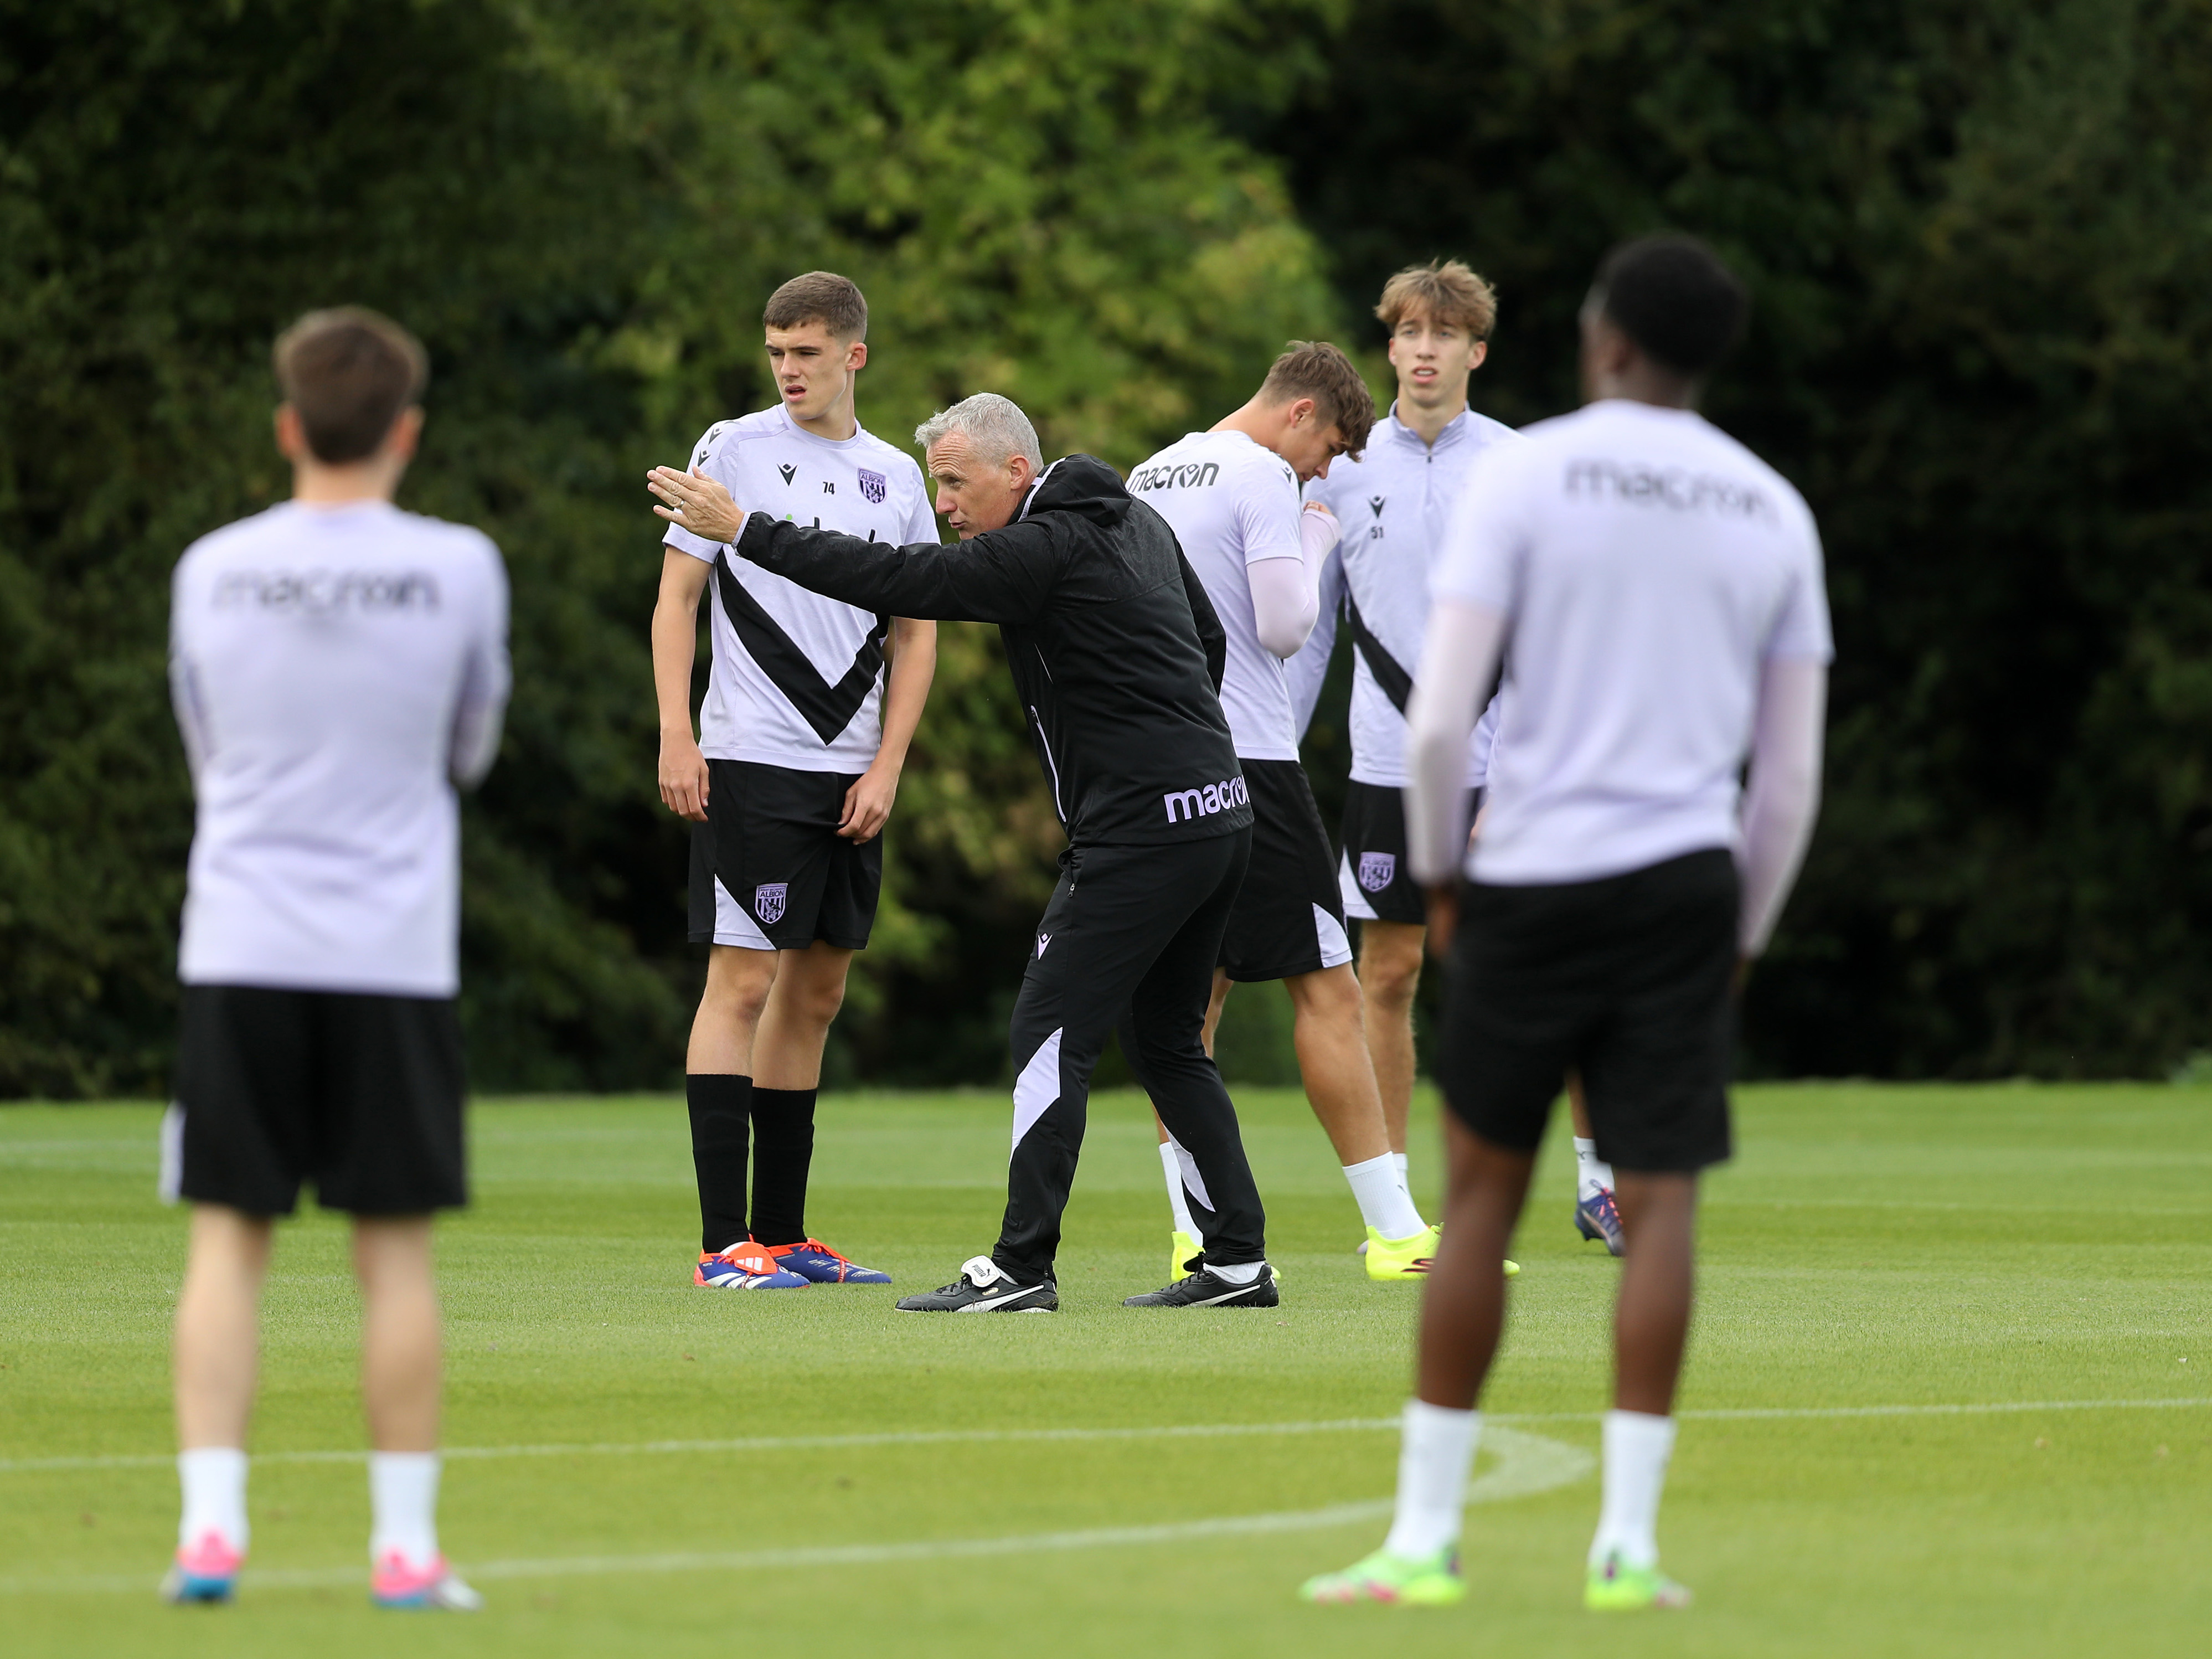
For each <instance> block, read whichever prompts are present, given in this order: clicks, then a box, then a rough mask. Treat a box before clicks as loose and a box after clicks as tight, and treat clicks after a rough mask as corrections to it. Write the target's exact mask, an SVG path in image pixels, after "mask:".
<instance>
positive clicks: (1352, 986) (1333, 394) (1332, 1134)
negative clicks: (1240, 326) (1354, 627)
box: [1129, 343, 1436, 1279]
mask: <svg viewBox="0 0 2212 1659" xmlns="http://www.w3.org/2000/svg"><path fill="white" fill-rule="evenodd" d="M1374 423H1375V404H1374V401H1373V399H1372V398H1370V396H1369V393H1368V391H1367V386H1366V382H1364V380H1361V379H1360V378H1359V371H1358V369H1357V368H1354V367H1353V366H1352V362H1351V360H1350V359H1349V358H1347V357H1346V356H1345V355H1344V354H1343V353H1342V352H1341V351H1340V350H1338V349H1336V348H1335V347H1334V346H1333V345H1327V344H1322V343H1315V344H1310V345H1309V344H1304V343H1298V344H1294V345H1293V346H1292V347H1291V349H1289V350H1287V351H1285V353H1283V355H1282V356H1280V357H1279V358H1278V359H1276V361H1275V364H1274V367H1273V368H1271V369H1270V370H1269V371H1268V372H1267V380H1265V382H1263V383H1262V385H1261V387H1260V390H1259V392H1258V393H1257V394H1256V395H1255V397H1254V398H1252V400H1251V401H1250V402H1249V403H1248V404H1245V405H1244V406H1243V408H1242V409H1239V410H1237V411H1236V412H1235V413H1234V414H1231V415H1230V416H1226V417H1225V419H1223V420H1222V421H1220V422H1218V423H1217V424H1216V425H1215V426H1213V427H1212V428H1211V429H1210V430H1208V431H1205V432H1194V433H1192V434H1191V435H1189V436H1188V437H1186V438H1183V439H1182V440H1181V441H1178V442H1176V443H1174V444H1171V445H1170V446H1169V447H1167V448H1165V449H1164V450H1162V451H1161V452H1160V453H1158V454H1157V455H1154V456H1153V457H1152V459H1149V460H1147V461H1145V462H1144V463H1142V464H1141V465H1139V466H1138V467H1137V468H1136V470H1135V471H1133V472H1132V473H1130V475H1129V490H1130V493H1131V494H1132V495H1135V496H1136V497H1137V499H1138V500H1139V501H1143V502H1145V503H1146V505H1147V506H1149V507H1152V508H1154V509H1155V510H1156V511H1158V513H1159V514H1160V516H1161V517H1162V518H1164V519H1165V520H1167V521H1168V526H1169V527H1170V529H1172V530H1173V531H1174V532H1175V533H1176V540H1178V541H1179V542H1181V543H1182V550H1183V556H1185V557H1186V558H1188V560H1189V561H1190V564H1191V568H1192V569H1194V571H1196V572H1197V573H1198V579H1199V580H1200V581H1201V582H1202V583H1204V584H1205V586H1206V597H1207V598H1208V599H1210V600H1212V604H1213V609H1214V611H1215V612H1216V613H1217V614H1218V616H1219V617H1220V618H1221V623H1222V627H1223V629H1225V631H1226V633H1227V635H1228V658H1227V662H1226V665H1225V669H1224V671H1223V674H1222V680H1221V706H1222V708H1223V711H1224V712H1225V714H1227V715H1228V717H1229V729H1230V732H1231V735H1232V736H1233V737H1234V738H1235V739H1236V744H1237V765H1238V766H1239V768H1241V769H1242V770H1243V774H1244V781H1245V783H1246V785H1247V786H1248V787H1249V788H1250V790H1251V793H1252V809H1253V829H1252V862H1251V864H1250V866H1249V867H1248V868H1247V869H1246V871H1245V872H1244V884H1243V888H1242V889H1240V890H1239V891H1238V893H1237V906H1236V908H1235V909H1234V910H1232V911H1231V913H1230V917H1229V931H1228V933H1227V935H1226V936H1225V938H1224V939H1223V940H1222V945H1221V963H1220V965H1219V966H1218V968H1217V969H1215V970H1214V975H1213V996H1212V1003H1211V1005H1210V1006H1208V1008H1207V1010H1206V1030H1205V1036H1206V1045H1207V1050H1208V1052H1209V1053H1210V1052H1212V1040H1213V1032H1214V1029H1215V1027H1216V1025H1217V1024H1218V1022H1219V1020H1220V1018H1221V1009H1222V1006H1223V1004H1224V1003H1225V1001H1226V1000H1227V998H1228V995H1229V987H1230V986H1231V984H1232V983H1233V982H1235V981H1261V980H1270V979H1279V980H1281V981H1283V984H1284V987H1285V989H1286V990H1288V991H1289V993H1290V995H1291V1008H1292V1010H1293V1017H1294V1020H1295V1024H1294V1025H1293V1027H1292V1031H1293V1041H1294V1042H1295V1043H1296V1045H1297V1055H1298V1070H1299V1073H1300V1075H1301V1076H1302V1077H1303V1078H1304V1080H1305V1086H1306V1098H1307V1099H1308V1100H1309V1101H1310V1102H1311V1103H1312V1105H1313V1109H1314V1115H1316V1117H1317V1118H1319V1119H1320V1120H1321V1123H1322V1128H1324V1129H1325V1130H1326V1131H1328V1137H1329V1139H1330V1142H1331V1143H1332V1144H1333V1145H1334V1147H1335V1149H1336V1154H1337V1158H1338V1161H1339V1162H1340V1164H1342V1165H1343V1166H1344V1178H1345V1180H1346V1182H1348V1183H1349V1184H1350V1186H1351V1188H1352V1196H1353V1198H1354V1199H1355V1200H1356V1201H1357V1202H1358V1206H1359V1212H1360V1218H1361V1219H1362V1221H1364V1223H1365V1224H1366V1229H1367V1239H1368V1252H1367V1273H1368V1276H1369V1277H1370V1278H1371V1279H1417V1278H1419V1276H1420V1275H1421V1274H1423V1273H1425V1272H1426V1271H1427V1268H1428V1264H1429V1260H1430V1258H1431V1256H1432V1255H1434V1254H1435V1243H1436V1234H1435V1231H1434V1229H1432V1228H1431V1227H1430V1226H1429V1225H1427V1224H1426V1223H1425V1222H1424V1221H1423V1220H1422V1219H1421V1216H1420V1212H1419V1210H1417V1209H1416V1208H1415V1207H1414V1205H1413V1199H1412V1197H1411V1196H1410V1195H1409V1194H1407V1191H1406V1187H1405V1182H1404V1178H1403V1176H1401V1173H1400V1171H1399V1168H1398V1164H1397V1161H1396V1160H1395V1158H1393V1157H1392V1156H1391V1150H1390V1142H1389V1136H1388V1134H1387V1133H1386V1132H1385V1130H1384V1128H1383V1105H1382V1101H1381V1098H1380V1097H1378V1096H1377V1094H1376V1090H1375V1068H1374V1066H1373V1065H1372V1064H1371V1063H1370V1060H1369V1058H1368V1054H1367V1045H1366V1038H1365V1035H1364V1031H1363V1030H1362V1026H1361V1021H1360V1004H1359V985H1358V981H1356V980H1355V979H1354V978H1353V977H1352V965H1351V964H1352V944H1351V941H1350V939H1347V938H1346V935H1345V931H1344V906H1343V902H1342V901H1341V899H1340V897H1339V896H1338V889H1337V882H1336V869H1335V860H1334V857H1333V856H1332V855H1331V853H1330V849H1329V844H1328V831H1327V830H1326V829H1323V828H1322V821H1321V813H1320V811H1319V810H1318V809H1317V808H1316V806H1315V805H1314V798H1313V789H1312V787H1311V786H1310V784H1308V783H1307V781H1306V775H1305V769H1304V767H1302V766H1300V765H1299V764H1298V740H1297V731H1296V729H1295V727H1294V726H1293V717H1292V714H1291V698H1290V691H1289V688H1288V685H1287V684H1286V683H1285V679H1284V675H1283V663H1284V659H1285V658H1288V657H1291V656H1292V655H1294V654H1295V653H1297V649H1298V647H1300V646H1302V645H1304V643H1305V641H1306V637H1307V635H1309V634H1310V633H1311V632H1312V630H1313V625H1314V618H1315V614H1316V604H1317V601H1316V588H1315V581H1314V573H1316V572H1317V571H1318V570H1319V568H1320V565H1321V562H1322V558H1323V557H1324V556H1326V555H1327V554H1328V551H1329V550H1331V549H1332V548H1333V547H1334V545H1335V543H1336V539H1337V533H1338V532H1337V525H1336V520H1335V517H1334V514H1332V513H1330V512H1329V510H1328V508H1327V507H1323V506H1322V505H1320V504H1319V503H1317V502H1316V503H1310V504H1308V506H1307V507H1306V509H1305V510H1304V512H1303V513H1302V512H1301V511H1300V509H1299V503H1298V487H1299V485H1300V484H1302V483H1305V482H1306V481H1307V480H1309V479H1314V478H1326V477H1328V471H1329V466H1330V464H1331V463H1332V462H1334V461H1336V460H1337V459H1339V458H1340V457H1350V458H1355V459H1356V458H1357V457H1358V453H1359V450H1360V447H1361V445H1363V444H1364V443H1365V442H1366V441H1367V435H1368V432H1369V430H1370V428H1372V427H1373V425H1374ZM1160 1159H1161V1164H1162V1168H1163V1170H1164V1173H1165V1175H1166V1178H1167V1186H1168V1199H1169V1204H1170V1208H1171V1211H1172V1213H1173V1216H1174V1222H1175V1226H1174V1237H1173V1238H1172V1240H1171V1242H1170V1243H1171V1250H1172V1255H1173V1262H1174V1267H1175V1275H1176V1277H1180V1276H1181V1275H1182V1273H1183V1271H1184V1270H1185V1264H1186V1263H1187V1262H1188V1261H1190V1259H1191V1258H1193V1257H1194V1256H1196V1255H1199V1254H1200V1250H1201V1243H1202V1241H1201V1239H1200V1235H1199V1230H1198V1227H1197V1224H1196V1223H1195V1222H1194V1221H1193V1220H1192V1218H1191V1214H1190V1208H1189V1204H1190V1199H1191V1197H1192V1196H1193V1194H1192V1193H1191V1190H1190V1187H1191V1182H1193V1181H1194V1179H1196V1176H1197V1171H1196V1170H1195V1168H1194V1167H1192V1166H1191V1165H1190V1161H1189V1155H1188V1153H1186V1152H1183V1150H1182V1147H1180V1146H1178V1145H1177V1144H1176V1140H1175V1139H1174V1137H1173V1136H1171V1135H1170V1134H1169V1133H1167V1130H1166V1128H1165V1127H1162V1128H1161V1129H1160Z"/></svg>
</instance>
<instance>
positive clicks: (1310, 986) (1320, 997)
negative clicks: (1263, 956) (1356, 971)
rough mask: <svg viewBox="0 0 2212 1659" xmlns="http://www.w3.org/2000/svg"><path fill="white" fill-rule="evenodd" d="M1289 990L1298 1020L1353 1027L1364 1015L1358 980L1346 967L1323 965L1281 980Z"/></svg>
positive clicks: (1358, 1023)
mask: <svg viewBox="0 0 2212 1659" xmlns="http://www.w3.org/2000/svg"><path fill="white" fill-rule="evenodd" d="M1283 983H1284V986H1285V987H1286V988H1287V989H1288V990H1289V992H1290V994H1291V1008H1292V1010H1293V1012H1294V1013H1295V1014H1296V1017H1297V1018H1298V1019H1299V1020H1300V1021H1301V1022H1308V1021H1310V1022H1313V1023H1316V1024H1323V1025H1348V1026H1352V1027H1354V1028H1357V1027H1358V1025H1360V1024H1362V1023H1363V1020H1364V1000H1363V998H1362V997H1361V994H1360V987H1359V981H1358V979H1356V978H1355V977H1353V975H1352V969H1350V968H1349V967H1343V968H1324V969H1322V970H1321V971H1320V972H1319V973H1314V974H1300V975H1297V977H1296V978H1295V979H1287V980H1285V981H1283Z"/></svg>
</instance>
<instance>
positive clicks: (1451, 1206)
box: [1415, 1113, 1536, 1412]
mask: <svg viewBox="0 0 2212 1659" xmlns="http://www.w3.org/2000/svg"><path fill="white" fill-rule="evenodd" d="M1444 1153H1445V1158H1446V1165H1447V1172H1446V1176H1445V1186H1444V1214H1443V1238H1442V1240H1441V1241H1440V1242H1439V1244H1438V1247H1437V1260H1436V1266H1435V1267H1433V1268H1431V1270H1430V1273H1429V1283H1428V1288H1427V1289H1426V1290H1425V1291H1424V1292H1423V1294H1422V1297H1421V1336H1420V1348H1419V1374H1418V1382H1417V1385H1416V1388H1415V1393H1416V1395H1417V1396H1418V1397H1419V1400H1420V1401H1422V1402H1423V1403H1425V1404H1426V1405H1431V1406H1442V1407H1448V1408H1449V1409H1450V1410H1452V1411H1455V1412H1464V1411H1468V1410H1470V1409H1471V1408H1472V1407H1474V1402H1475V1400H1476V1398H1477V1397H1478V1396H1479V1395H1480V1394H1481V1392H1482V1384H1483V1380H1484V1378H1486V1376H1489V1375H1490V1365H1491V1362H1492V1359H1494V1358H1496V1357H1497V1353H1498V1337H1499V1335H1500V1334H1502V1333H1503V1332H1504V1328H1505V1272H1504V1267H1505V1253H1506V1249H1507V1247H1508V1246H1509V1245H1510V1243H1511V1242H1512V1238H1513V1229H1514V1227H1515V1225H1516V1224H1517V1223H1518V1222H1519V1220H1520V1218H1521V1206H1522V1204H1523V1203H1524V1202H1525V1201H1526V1200H1527V1199H1528V1180H1529V1176H1531V1175H1532V1174H1533V1173H1534V1170H1535V1167H1536V1159H1535V1157H1534V1154H1533V1153H1529V1152H1511V1151H1509V1150H1507V1149H1506V1148H1504V1147H1503V1146H1494V1145H1492V1143H1491V1142H1489V1141H1486V1140H1485V1139H1482V1138H1481V1137H1480V1136H1479V1135H1477V1134H1476V1133H1474V1131H1473V1130H1472V1129H1469V1128H1468V1127H1467V1126H1466V1125H1465V1124H1463V1123H1462V1122H1461V1121H1459V1119H1458V1118H1457V1117H1455V1116H1454V1115H1451V1114H1449V1113H1447V1114H1445V1116H1444Z"/></svg>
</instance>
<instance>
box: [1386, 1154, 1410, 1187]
mask: <svg viewBox="0 0 2212 1659" xmlns="http://www.w3.org/2000/svg"><path fill="white" fill-rule="evenodd" d="M1390 1161H1391V1162H1392V1163H1394V1164H1396V1165H1397V1166H1398V1178H1399V1179H1400V1180H1401V1181H1403V1180H1404V1179H1405V1178H1406V1172H1407V1170H1410V1169H1412V1168H1413V1160H1412V1159H1411V1158H1407V1156H1406V1154H1405V1153H1403V1152H1393V1153H1391V1154H1390Z"/></svg>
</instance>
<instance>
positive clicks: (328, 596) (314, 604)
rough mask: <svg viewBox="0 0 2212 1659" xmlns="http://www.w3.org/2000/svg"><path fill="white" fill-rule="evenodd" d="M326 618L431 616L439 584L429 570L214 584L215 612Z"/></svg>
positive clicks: (238, 576) (273, 576) (291, 575)
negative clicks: (245, 608)
mask: <svg viewBox="0 0 2212 1659" xmlns="http://www.w3.org/2000/svg"><path fill="white" fill-rule="evenodd" d="M239 605H259V606H260V607H261V608H262V609H263V610H264V611H287V612H292V613H295V614H299V615H304V616H313V617H326V616H331V615H333V614H335V613H337V612H339V611H380V612H383V611H435V610H436V609H437V608H438V579H437V578H436V577H435V576H434V575H432V574H430V573H429V572H428V571H427V570H326V569H313V570H229V571H225V572H224V573H223V574H222V576H221V577H220V578H218V579H217V580H216V585H215V606H216V610H218V611H224V610H230V609H233V608H234V607H236V606H239Z"/></svg>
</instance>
